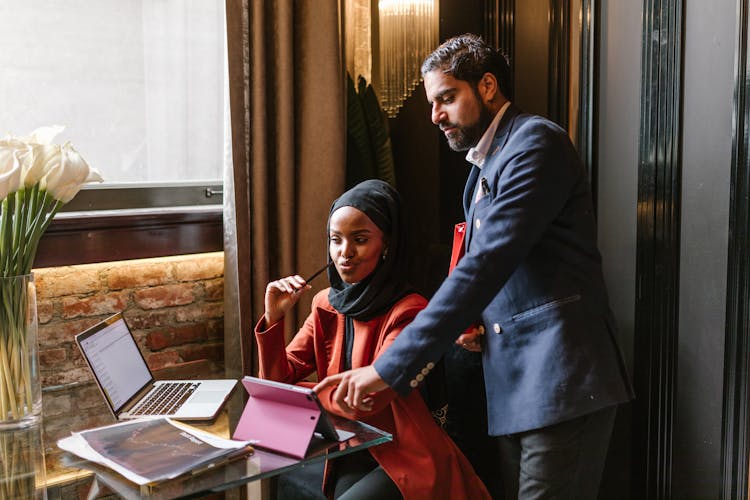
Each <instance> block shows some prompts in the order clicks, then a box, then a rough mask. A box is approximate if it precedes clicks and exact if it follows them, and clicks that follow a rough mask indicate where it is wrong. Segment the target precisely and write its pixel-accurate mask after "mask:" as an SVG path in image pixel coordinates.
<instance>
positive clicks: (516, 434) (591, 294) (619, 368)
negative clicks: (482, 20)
mask: <svg viewBox="0 0 750 500" xmlns="http://www.w3.org/2000/svg"><path fill="white" fill-rule="evenodd" d="M422 76H423V78H424V85H425V92H426V94H427V99H428V101H429V102H430V104H431V105H432V122H433V123H434V124H435V125H437V126H438V127H440V130H442V131H443V133H444V134H445V137H446V139H447V140H448V144H449V145H450V147H451V148H452V149H454V150H456V151H466V150H468V154H467V160H468V161H469V162H470V163H472V165H473V166H472V169H471V173H470V174H469V178H468V180H467V183H466V187H465V190H464V211H465V214H466V221H467V223H466V240H465V241H466V244H465V247H466V254H465V255H464V256H463V258H462V259H461V261H460V262H459V263H458V265H457V266H456V268H455V269H454V270H453V272H452V273H451V274H450V275H449V276H448V277H447V278H446V280H445V281H444V282H443V284H442V285H441V286H440V288H439V289H438V290H437V292H436V293H435V295H434V296H433V298H432V300H430V303H429V305H428V306H427V308H426V309H424V310H423V311H422V312H421V313H420V314H419V315H417V317H416V319H415V320H414V322H413V323H411V324H410V325H408V326H407V327H406V328H404V330H403V332H402V333H401V335H400V336H399V337H398V338H397V339H396V341H395V342H394V343H393V345H392V346H391V347H390V348H389V349H388V350H387V351H386V352H385V353H384V354H383V355H382V356H381V357H380V358H379V359H377V360H376V361H375V363H374V364H373V365H371V366H369V367H367V368H362V369H359V370H355V371H351V372H345V373H343V374H339V375H336V376H333V377H329V378H327V379H325V380H323V381H321V382H320V384H319V386H318V387H323V386H328V385H338V389H337V390H336V391H335V392H334V394H333V396H332V397H333V398H334V399H335V401H336V402H337V403H338V404H339V406H341V408H342V409H343V410H345V411H350V412H351V411H355V410H357V409H366V408H368V407H369V406H370V405H371V400H370V398H369V397H368V395H369V394H370V393H372V392H376V391H379V390H382V389H385V388H386V387H388V386H390V387H391V388H393V389H395V390H396V391H398V392H400V393H406V392H408V391H410V390H412V389H413V388H415V387H417V386H418V385H419V383H420V382H421V381H422V380H423V379H424V376H425V375H426V374H428V373H429V371H430V369H431V368H432V367H433V366H434V363H435V361H436V360H437V359H439V358H440V356H441V355H442V354H443V353H444V352H445V351H446V350H447V349H448V348H449V346H450V345H451V343H452V342H454V341H455V339H456V337H458V336H459V332H461V331H463V330H464V329H466V327H467V326H469V325H470V324H472V323H473V322H475V321H476V320H477V318H481V324H482V325H483V326H482V327H480V330H483V332H484V335H482V336H481V337H480V338H481V344H482V351H483V369H484V379H485V387H486V394H487V413H488V431H489V434H490V436H493V438H492V439H494V440H495V441H496V443H497V446H498V449H499V451H500V455H501V464H500V468H501V471H502V475H503V481H504V483H505V487H506V498H515V497H518V498H523V499H526V498H552V497H554V498H558V497H559V498H576V499H584V498H596V495H597V492H598V488H599V483H600V480H601V473H602V469H603V465H604V460H605V457H606V453H607V448H608V445H609V439H610V436H611V433H612V425H613V422H614V417H615V410H616V406H617V405H618V404H619V403H623V402H626V401H629V400H630V399H632V389H631V387H630V383H629V381H628V377H627V374H626V370H625V368H624V364H623V360H622V356H621V354H620V351H619V348H618V347H617V343H616V339H615V326H614V322H613V317H612V312H611V310H610V308H609V303H608V298H607V292H606V288H605V284H604V279H603V275H602V269H601V258H600V255H599V251H598V250H597V246H596V222H595V219H594V212H593V204H592V199H591V190H590V187H589V185H588V180H587V175H586V172H585V169H584V168H583V166H582V164H581V162H580V159H579V158H578V155H577V153H576V151H575V148H574V147H573V145H572V144H571V142H570V140H569V138H568V136H567V134H566V133H565V131H564V130H563V129H561V128H560V127H559V126H557V125H555V124H554V123H552V122H550V121H549V120H546V119H544V118H542V117H539V116H534V115H529V114H525V113H523V112H522V111H521V110H519V109H518V108H517V107H516V106H514V105H513V104H512V103H511V102H510V101H509V99H508V98H509V97H511V95H512V94H511V89H510V72H509V68H508V64H507V61H506V59H505V58H504V57H503V56H502V54H500V53H498V52H497V51H495V50H494V49H493V48H491V47H489V46H488V45H487V44H485V43H484V42H483V41H482V40H481V38H479V37H477V36H475V35H470V34H467V35H462V36H458V37H454V38H452V39H450V40H448V41H446V42H445V43H443V44H442V45H441V46H440V47H438V48H437V49H436V50H435V51H434V52H433V53H432V54H430V55H429V56H428V57H427V59H426V60H425V61H424V63H423V65H422ZM459 342H461V343H465V344H467V347H468V348H472V347H473V348H476V344H477V337H473V336H471V335H466V334H465V335H462V336H461V338H460V339H459Z"/></svg>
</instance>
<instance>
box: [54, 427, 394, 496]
mask: <svg viewBox="0 0 750 500" xmlns="http://www.w3.org/2000/svg"><path fill="white" fill-rule="evenodd" d="M331 419H332V420H333V423H334V425H335V426H336V428H337V429H340V430H344V431H349V432H352V433H354V436H353V437H351V438H349V439H348V440H347V441H344V442H341V443H335V442H331V441H324V440H322V439H313V442H312V443H311V444H310V448H309V450H308V454H307V456H306V457H305V458H304V459H298V458H294V457H290V456H286V455H282V454H279V453H275V452H272V451H269V450H264V449H262V448H257V447H256V448H255V449H254V451H253V453H252V454H250V455H248V456H246V457H243V458H241V459H237V460H234V461H232V462H229V463H227V464H222V465H218V466H216V467H215V468H212V469H209V470H203V471H201V472H200V473H197V474H193V475H190V476H182V477H178V478H175V479H172V480H170V481H167V482H164V483H160V484H158V485H155V486H138V485H137V484H135V483H132V482H130V481H128V480H127V479H125V478H124V477H122V476H120V475H119V474H117V473H116V472H114V471H112V470H110V469H108V468H106V467H103V466H100V465H98V464H96V463H93V462H90V461H88V460H84V459H82V458H80V457H78V456H76V455H73V454H70V453H64V454H63V456H62V462H63V464H64V465H66V466H67V467H72V468H80V469H85V470H89V471H91V472H93V473H94V477H95V483H101V484H102V485H104V486H106V487H107V488H108V489H110V490H112V491H113V492H114V493H116V494H117V495H119V496H121V497H122V498H126V499H130V498H132V499H137V498H144V497H145V498H153V499H162V498H164V499H166V498H170V499H171V498H189V497H197V496H202V495H205V494H209V493H215V492H220V491H224V490H229V489H233V488H236V487H239V486H242V485H245V484H247V483H250V482H252V481H257V480H260V479H265V478H270V477H273V476H276V475H278V474H282V473H284V472H287V471H290V470H293V469H296V468H300V467H304V466H305V465H308V464H311V463H314V462H319V461H322V460H326V459H330V458H335V457H338V456H343V455H347V454H349V453H353V452H356V451H359V450H364V449H366V448H369V447H371V446H376V445H379V444H382V443H386V442H388V441H391V440H392V436H391V435H390V434H389V433H387V432H383V431H381V430H379V429H376V428H375V427H372V426H370V425H367V424H365V423H362V422H357V421H352V420H347V419H344V418H340V417H337V416H335V415H331Z"/></svg>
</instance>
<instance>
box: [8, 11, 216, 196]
mask: <svg viewBox="0 0 750 500" xmlns="http://www.w3.org/2000/svg"><path fill="white" fill-rule="evenodd" d="M225 32H226V27H225V21H224V2H216V1H205V0H193V1H188V0H141V1H137V0H86V1H83V0H65V1H63V2H60V1H54V0H5V1H3V2H1V3H0V46H1V47H3V49H2V50H0V67H2V68H3V69H2V74H3V76H2V78H0V102H2V105H1V106H0V136H4V135H5V134H6V133H12V134H14V135H26V134H27V133H29V132H31V131H32V130H34V129H35V128H37V127H39V126H42V125H52V124H59V125H64V126H65V130H64V131H63V132H62V133H61V134H60V135H59V136H58V137H57V138H56V141H65V140H70V141H71V142H72V143H73V145H74V147H75V148H76V149H77V150H78V151H79V152H80V153H81V155H82V156H83V157H84V158H85V159H86V160H87V161H88V162H89V163H90V164H91V166H92V167H95V168H97V169H98V170H99V171H100V172H101V173H102V176H103V177H104V178H105V184H103V185H100V186H94V187H96V188H101V189H97V190H99V191H106V194H105V196H106V197H108V198H111V196H112V195H113V194H116V193H118V192H132V191H133V189H138V188H139V187H164V186H165V185H169V186H183V187H185V186H187V187H195V192H196V193H199V195H204V196H205V193H206V192H207V189H206V188H207V187H208V186H213V187H212V188H211V189H212V192H214V193H216V192H217V191H220V190H221V177H222V161H223V149H224V126H225V123H226V118H225V112H224V110H225V106H224V95H225V88H226V77H225V60H226V57H225ZM217 184H218V185H217ZM118 186H121V187H125V188H126V191H120V190H118V189H116V188H117V187H118ZM127 190H130V191H127ZM83 194H85V193H84V192H82V193H81V195H83ZM79 196H80V195H79ZM216 202H217V197H216V196H214V197H213V199H212V200H211V203H216ZM218 202H219V203H220V202H221V201H220V197H219V199H218Z"/></svg>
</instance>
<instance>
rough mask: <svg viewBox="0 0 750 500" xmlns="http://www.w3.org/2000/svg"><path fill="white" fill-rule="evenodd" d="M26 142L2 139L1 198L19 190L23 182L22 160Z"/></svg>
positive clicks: (0, 150) (0, 157) (0, 151)
mask: <svg viewBox="0 0 750 500" xmlns="http://www.w3.org/2000/svg"><path fill="white" fill-rule="evenodd" d="M24 151H25V144H23V143H21V142H19V141H17V140H14V139H4V140H2V141H0V200H2V199H5V197H6V196H8V194H10V193H14V192H16V191H18V188H19V186H20V183H21V161H22V158H21V156H22V154H23V152H24Z"/></svg>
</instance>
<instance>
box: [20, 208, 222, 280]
mask: <svg viewBox="0 0 750 500" xmlns="http://www.w3.org/2000/svg"><path fill="white" fill-rule="evenodd" d="M223 234H224V233H223V208H222V206H221V205H215V206H202V207H179V208H158V209H132V210H106V211H92V212H65V213H60V214H58V215H57V216H56V217H55V220H53V221H52V224H50V227H49V228H48V229H47V231H46V232H45V233H44V236H43V237H42V240H41V241H40V242H39V249H38V250H37V255H36V259H35V261H34V267H35V268H41V267H54V266H67V265H75V264H91V263H95V262H108V261H117V260H128V259H145V258H150V257H165V256H168V255H184V254H192V253H205V252H216V251H221V250H223V247H224V245H223Z"/></svg>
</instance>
